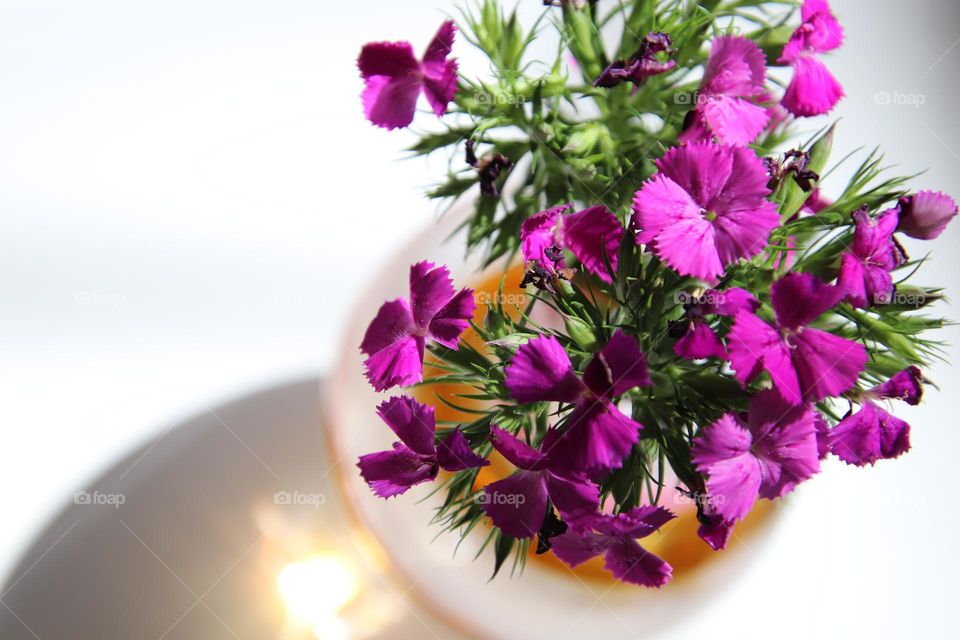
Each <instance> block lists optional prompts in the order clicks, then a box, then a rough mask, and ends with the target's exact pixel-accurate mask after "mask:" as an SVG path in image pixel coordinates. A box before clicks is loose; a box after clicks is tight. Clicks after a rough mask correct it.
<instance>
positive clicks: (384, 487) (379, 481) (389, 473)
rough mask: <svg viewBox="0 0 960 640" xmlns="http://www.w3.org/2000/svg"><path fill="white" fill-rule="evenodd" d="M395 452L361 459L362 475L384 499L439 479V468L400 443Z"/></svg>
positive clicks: (359, 464)
mask: <svg viewBox="0 0 960 640" xmlns="http://www.w3.org/2000/svg"><path fill="white" fill-rule="evenodd" d="M393 447H394V448H393V450H392V451H379V452H377V453H369V454H367V455H365V456H360V459H359V460H358V461H357V466H358V467H360V475H361V476H362V477H363V479H364V480H365V481H366V482H367V484H368V485H370V488H371V489H373V492H374V493H375V494H377V495H378V496H380V497H381V498H390V497H393V496H396V495H400V494H401V493H404V492H405V491H406V490H407V489H409V488H410V487H412V486H414V485H417V484H420V483H421V482H427V481H430V480H433V479H434V478H436V477H437V466H436V465H435V464H431V463H430V462H429V461H425V460H424V459H423V457H422V456H420V455H418V454H417V453H416V452H414V451H411V450H410V449H409V448H407V447H406V446H405V445H403V444H400V443H399V442H398V443H396V444H394V445H393Z"/></svg>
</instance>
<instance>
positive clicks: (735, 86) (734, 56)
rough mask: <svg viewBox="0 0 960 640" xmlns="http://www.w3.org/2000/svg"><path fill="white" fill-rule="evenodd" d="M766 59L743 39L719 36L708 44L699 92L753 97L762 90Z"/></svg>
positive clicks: (751, 44) (754, 46)
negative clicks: (708, 50) (708, 54)
mask: <svg viewBox="0 0 960 640" xmlns="http://www.w3.org/2000/svg"><path fill="white" fill-rule="evenodd" d="M766 71H767V69H766V58H765V57H764V55H763V51H761V50H760V47H758V46H757V45H756V43H755V42H753V41H752V40H750V39H749V38H745V37H743V36H720V37H719V38H716V39H714V41H713V43H712V44H711V45H710V57H709V58H708V59H707V67H706V69H705V70H704V72H703V82H702V83H701V84H700V92H701V93H707V94H726V95H729V96H740V97H743V96H753V95H756V94H758V93H760V92H761V91H763V83H764V80H765V78H766Z"/></svg>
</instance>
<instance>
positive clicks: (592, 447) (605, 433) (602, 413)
mask: <svg viewBox="0 0 960 640" xmlns="http://www.w3.org/2000/svg"><path fill="white" fill-rule="evenodd" d="M641 428H642V427H641V425H640V423H638V422H635V421H633V420H631V419H630V418H628V417H627V416H625V415H623V413H621V412H620V410H619V409H618V408H617V407H615V406H613V405H612V404H610V403H608V402H601V401H597V400H589V399H584V400H581V401H580V403H579V404H578V405H577V407H576V408H575V409H574V410H573V411H572V412H571V413H570V415H569V416H568V418H567V420H566V425H565V429H566V430H565V431H563V432H562V433H559V434H558V435H557V437H556V440H555V441H554V442H551V444H550V446H549V448H544V453H546V454H547V455H548V456H550V461H551V468H557V469H562V470H566V471H573V472H582V473H586V474H587V475H589V476H590V477H591V478H594V479H595V478H597V477H598V476H600V475H602V474H604V473H606V472H607V471H610V470H611V469H619V468H620V466H621V465H622V464H623V459H624V458H625V457H627V454H629V453H630V450H631V449H632V448H633V445H634V444H636V442H637V440H638V439H639V434H640V429H641Z"/></svg>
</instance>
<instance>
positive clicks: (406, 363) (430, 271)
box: [360, 261, 477, 391]
mask: <svg viewBox="0 0 960 640" xmlns="http://www.w3.org/2000/svg"><path fill="white" fill-rule="evenodd" d="M476 308H477V305H476V302H474V300H473V289H461V290H460V291H457V292H456V293H455V292H454V289H453V281H452V280H451V279H450V272H449V271H448V270H447V268H446V267H443V266H440V267H436V266H435V265H434V264H433V263H432V262H426V261H424V262H418V263H417V264H415V265H413V266H411V267H410V300H409V302H408V301H407V300H404V299H402V298H397V299H396V300H393V301H390V302H384V303H383V305H382V306H381V307H380V311H378V312H377V316H376V317H375V318H374V319H373V322H371V323H370V326H369V327H367V332H366V334H365V335H364V336H363V342H362V343H361V344H360V350H361V351H363V353H365V354H367V356H368V357H367V359H366V360H365V361H364V363H363V364H364V366H365V367H366V369H367V371H366V375H367V379H368V380H369V381H370V384H372V385H373V388H374V389H376V390H377V391H383V390H384V389H389V388H390V387H393V386H396V385H401V386H405V385H410V384H414V383H417V382H420V380H421V379H422V378H423V351H424V348H425V346H426V343H427V340H428V339H430V340H433V341H435V342H437V343H439V344H441V345H443V346H445V347H447V348H449V349H456V348H457V342H458V340H459V339H460V334H462V333H463V332H464V331H465V330H466V329H467V327H468V326H470V318H471V317H472V316H473V312H474V310H475V309H476Z"/></svg>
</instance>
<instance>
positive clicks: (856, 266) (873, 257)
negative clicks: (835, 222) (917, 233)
mask: <svg viewBox="0 0 960 640" xmlns="http://www.w3.org/2000/svg"><path fill="white" fill-rule="evenodd" d="M897 219H898V214H897V210H896V209H888V210H886V211H884V212H883V213H882V214H880V215H879V216H877V217H876V218H871V217H870V214H869V213H867V210H866V208H864V209H861V210H860V211H856V212H854V214H853V220H854V224H855V225H856V226H855V228H854V231H853V242H852V243H851V245H850V250H849V251H846V252H844V254H843V257H842V258H841V260H840V275H839V276H838V278H837V286H839V287H840V288H841V289H843V290H844V292H845V293H846V295H847V300H848V301H849V302H850V304H852V305H853V306H855V307H859V308H861V309H864V308H866V307H868V306H870V305H871V304H874V305H876V304H883V303H885V302H889V301H890V299H891V298H892V296H893V277H892V276H891V275H890V272H891V271H892V270H894V269H896V268H897V267H899V266H900V265H901V264H903V261H904V255H903V251H902V250H901V249H900V247H899V246H898V245H897V243H896V242H895V241H894V240H893V232H894V231H896V229H897Z"/></svg>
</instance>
